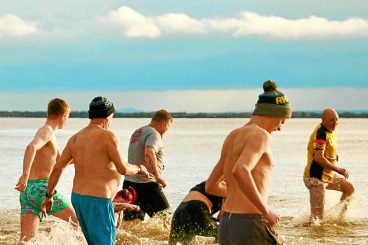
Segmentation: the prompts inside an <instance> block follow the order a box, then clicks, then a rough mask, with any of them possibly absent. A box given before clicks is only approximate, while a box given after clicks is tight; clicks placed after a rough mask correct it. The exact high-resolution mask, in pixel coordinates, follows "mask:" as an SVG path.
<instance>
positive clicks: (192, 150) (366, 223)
mask: <svg viewBox="0 0 368 245" xmlns="http://www.w3.org/2000/svg"><path fill="white" fill-rule="evenodd" d="M43 121H44V120H43V119H20V118H10V119H6V118H0V123H1V125H2V128H1V129H0V154H1V156H2V158H1V159H0V163H1V164H0V166H1V171H0V244H14V243H16V241H17V240H18V239H19V234H20V227H19V208H18V206H19V202H18V198H19V193H18V192H17V191H16V190H14V186H15V184H16V182H17V180H18V177H19V175H20V174H21V171H22V158H23V153H24V149H25V147H26V145H27V144H28V143H29V142H30V140H31V139H32V137H33V136H34V134H35V132H36V130H37V128H38V127H39V126H41V125H42V123H43ZM148 121H149V120H148V119H114V121H113V124H112V130H113V131H115V132H116V133H117V135H118V136H119V138H120V141H121V148H122V151H123V154H125V156H124V158H125V159H126V153H127V148H128V140H129V137H130V134H131V133H132V132H133V131H134V129H135V128H137V127H140V126H142V125H145V124H147V123H148ZM246 122H247V119H174V123H173V124H172V127H171V128H170V130H169V132H168V133H167V135H165V137H164V145H165V159H166V169H165V173H164V176H165V178H166V179H167V181H168V186H167V187H166V188H165V193H166V195H167V197H168V199H169V202H170V204H171V206H172V210H170V211H168V212H166V215H164V214H163V215H158V216H157V217H155V218H152V219H149V218H147V219H146V220H145V221H144V222H138V223H124V224H123V225H122V226H121V227H120V228H119V229H118V233H117V244H132V245H133V244H167V238H168V235H169V224H170V217H171V212H172V211H173V210H174V209H175V208H176V207H177V206H178V204H179V203H180V201H181V199H182V198H183V197H184V195H185V194H186V193H187V192H188V190H189V189H190V188H191V187H192V186H194V185H195V184H197V183H199V182H200V181H202V180H204V179H206V178H207V177H208V174H209V173H210V171H211V170H212V168H213V166H214V164H215V163H216V161H217V159H218V157H219V154H220V149H221V145H222V142H223V140H224V138H225V137H226V135H227V134H228V133H229V132H230V130H232V129H233V128H235V127H239V126H241V125H243V124H244V123H246ZM318 122H319V119H291V120H288V121H287V122H286V124H285V125H284V128H283V130H282V131H280V132H275V133H274V134H273V142H272V149H273V152H274V155H275V157H274V158H275V169H274V173H273V181H272V186H271V190H270V199H269V205H270V207H272V208H273V209H274V210H275V211H276V212H278V213H279V214H280V215H281V221H280V223H279V224H278V226H277V227H276V230H277V232H278V233H279V236H280V238H281V239H282V240H283V241H284V242H285V243H286V244H368V198H367V196H368V188H367V186H368V168H367V166H368V160H367V157H366V154H365V152H366V149H367V147H368V120H367V119H341V120H340V124H339V126H338V128H337V131H336V134H337V137H338V143H339V146H338V151H339V158H340V161H339V164H341V166H345V167H347V168H348V169H349V170H350V172H351V174H350V180H351V182H352V183H353V184H354V185H355V188H356V193H355V196H354V198H353V200H352V202H351V205H350V207H349V210H348V212H347V215H346V217H343V218H341V217H340V216H339V211H340V207H339V205H338V200H339V195H338V193H336V192H333V191H328V192H327V195H326V218H325V220H324V221H323V222H316V223H315V224H313V225H312V226H311V227H305V226H303V223H304V222H305V221H306V219H307V217H308V214H309V199H308V198H309V194H308V192H307V190H306V189H305V187H304V184H303V181H302V174H303V170H304V167H305V162H306V146H307V142H308V138H309V134H310V133H311V131H312V130H313V128H314V126H315V125H316V124H317V123H318ZM87 123H88V120H87V119H70V120H69V122H68V124H67V127H66V128H65V129H64V130H60V131H58V132H57V138H58V142H59V144H60V147H61V148H63V147H64V146H65V143H66V141H67V139H68V138H69V137H70V136H71V135H72V134H74V133H75V132H77V131H78V130H79V129H81V128H82V127H84V126H85V125H86V124H87ZM73 175H74V169H73V167H68V168H67V169H66V171H65V172H64V173H63V175H62V177H61V179H60V182H59V184H58V186H57V189H58V191H59V192H61V193H63V194H64V195H65V196H66V197H68V198H70V192H71V187H72V179H73ZM30 244H85V241H84V238H83V235H82V233H81V232H80V231H79V230H74V229H73V228H71V227H70V226H69V224H67V223H65V222H60V221H58V220H57V219H54V218H52V217H49V218H47V219H46V221H45V222H42V223H41V226H40V230H39V233H38V235H37V236H36V238H35V239H34V240H33V241H32V242H30ZM193 244H213V239H212V238H205V237H197V238H196V239H195V240H194V241H193Z"/></svg>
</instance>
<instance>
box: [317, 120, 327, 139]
mask: <svg viewBox="0 0 368 245" xmlns="http://www.w3.org/2000/svg"><path fill="white" fill-rule="evenodd" d="M313 134H315V137H316V139H323V140H325V139H326V137H327V134H328V131H327V129H326V128H325V127H323V126H322V124H319V125H317V127H316V128H315V129H314V131H313Z"/></svg>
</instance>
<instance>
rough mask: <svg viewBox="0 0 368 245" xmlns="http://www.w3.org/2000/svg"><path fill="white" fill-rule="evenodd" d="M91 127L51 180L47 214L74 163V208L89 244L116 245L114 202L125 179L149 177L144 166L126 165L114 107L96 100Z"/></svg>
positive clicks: (64, 156) (79, 137)
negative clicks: (113, 128)
mask: <svg viewBox="0 0 368 245" xmlns="http://www.w3.org/2000/svg"><path fill="white" fill-rule="evenodd" d="M88 113H89V118H90V119H91V121H90V123H89V124H88V125H87V126H86V127H85V128H83V129H82V130H80V131H79V132H78V133H76V134H75V135H73V136H72V137H71V138H70V139H69V141H68V143H67V145H66V147H65V149H64V151H63V153H62V155H61V157H60V159H59V160H58V161H57V163H56V165H55V167H54V169H53V170H52V173H51V175H50V179H49V185H48V188H47V192H46V193H47V195H46V198H45V199H44V201H43V203H42V207H43V209H44V211H46V210H49V209H50V208H51V205H52V202H53V201H52V199H50V198H49V197H51V196H53V194H54V189H55V186H56V184H57V182H58V181H59V178H60V176H61V174H62V172H63V170H64V169H65V167H66V166H67V165H68V164H69V162H71V161H72V160H73V161H74V165H75V177H74V182H73V192H72V204H73V207H74V209H75V212H76V213H77V217H78V220H79V224H80V226H81V228H82V231H83V234H84V236H85V238H86V240H87V242H88V244H101V245H108V244H115V238H116V229H115V217H114V208H113V205H112V199H113V198H114V196H115V194H116V192H117V190H118V188H119V186H120V178H121V175H133V174H143V175H148V172H147V170H146V168H145V167H144V166H143V165H132V164H129V163H127V162H125V161H124V160H123V158H122V155H121V152H120V145H119V140H118V137H117V136H116V135H115V134H114V133H113V132H111V131H110V130H108V128H109V126H110V123H111V121H112V117H113V113H114V105H113V104H112V103H111V102H109V101H108V100H107V99H106V98H104V97H96V98H94V99H93V100H92V102H91V103H90V106H89V111H88Z"/></svg>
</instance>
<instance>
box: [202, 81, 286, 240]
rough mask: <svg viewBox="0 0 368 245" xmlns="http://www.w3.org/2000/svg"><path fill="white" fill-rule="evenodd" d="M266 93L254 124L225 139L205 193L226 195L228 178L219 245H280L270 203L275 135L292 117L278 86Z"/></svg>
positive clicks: (272, 85) (270, 86)
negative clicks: (223, 185)
mask: <svg viewBox="0 0 368 245" xmlns="http://www.w3.org/2000/svg"><path fill="white" fill-rule="evenodd" d="M263 89H264V93H263V94H261V95H259V99H258V102H257V104H256V107H255V110H254V112H253V115H252V117H251V119H250V120H249V122H248V123H247V124H245V125H244V126H242V127H240V128H237V129H234V130H233V131H232V132H230V134H229V135H228V136H227V138H226V139H225V142H224V144H223V147H222V152H221V156H220V160H219V161H218V163H217V165H216V166H215V168H214V169H213V171H212V173H211V175H210V176H209V178H208V180H207V184H206V192H208V193H212V194H214V195H216V194H221V192H220V191H221V190H218V189H217V188H216V186H218V184H219V182H220V181H222V180H223V179H225V181H226V187H227V195H226V200H225V203H224V214H223V216H222V218H221V221H220V227H219V233H218V236H219V242H220V244H221V245H224V244H226V245H227V244H229V245H230V244H231V245H233V244H278V241H277V236H276V234H275V233H274V231H273V227H274V226H275V225H276V224H277V222H278V220H279V215H278V214H276V213H274V212H273V211H272V210H271V209H270V208H269V207H268V204H267V200H268V190H269V185H270V181H271V173H272V168H273V164H274V161H273V157H272V152H271V148H270V144H271V133H272V132H273V131H276V130H281V125H282V124H283V123H284V122H285V120H286V119H287V118H290V117H291V107H290V104H289V101H288V99H287V97H286V96H285V95H284V94H282V93H281V92H280V91H279V90H277V86H276V83H275V82H273V81H266V82H265V83H264V84H263Z"/></svg>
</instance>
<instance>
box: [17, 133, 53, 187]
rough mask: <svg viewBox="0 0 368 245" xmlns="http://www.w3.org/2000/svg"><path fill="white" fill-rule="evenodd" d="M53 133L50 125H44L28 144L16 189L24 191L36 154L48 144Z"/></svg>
mask: <svg viewBox="0 0 368 245" xmlns="http://www.w3.org/2000/svg"><path fill="white" fill-rule="evenodd" d="M52 135H53V130H52V129H51V128H50V127H48V126H43V127H42V128H41V129H40V130H39V131H38V132H37V133H36V135H35V137H34V139H33V140H32V141H31V143H29V144H28V146H27V148H26V150H25V152H24V157H23V173H22V175H21V176H20V178H19V180H18V183H17V185H16V189H17V190H18V191H20V192H22V191H24V190H25V189H26V187H27V181H28V178H29V174H30V171H31V167H32V163H33V161H34V158H35V156H36V153H37V151H38V150H39V149H41V148H42V147H43V146H44V145H46V144H47V143H48V142H49V141H50V139H51V136H52Z"/></svg>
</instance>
